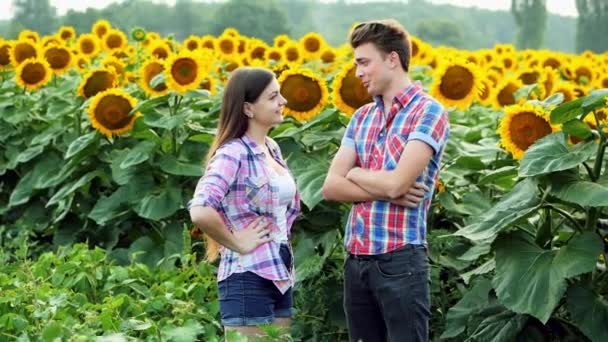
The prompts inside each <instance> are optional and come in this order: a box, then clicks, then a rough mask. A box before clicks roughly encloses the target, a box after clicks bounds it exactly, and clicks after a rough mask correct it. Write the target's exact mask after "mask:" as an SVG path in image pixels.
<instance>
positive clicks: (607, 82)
mask: <svg viewBox="0 0 608 342" xmlns="http://www.w3.org/2000/svg"><path fill="white" fill-rule="evenodd" d="M0 51H1V50H0ZM0 55H2V53H0ZM1 60H2V59H1V57H0V61H1ZM0 64H2V63H1V62H0ZM602 88H608V77H606V78H604V79H603V80H602Z"/></svg>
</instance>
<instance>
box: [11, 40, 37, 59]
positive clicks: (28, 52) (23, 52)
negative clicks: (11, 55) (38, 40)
mask: <svg viewBox="0 0 608 342" xmlns="http://www.w3.org/2000/svg"><path fill="white" fill-rule="evenodd" d="M31 57H36V49H35V48H34V47H33V46H31V45H30V44H17V45H16V46H15V60H16V62H17V63H21V62H23V61H24V60H26V59H28V58H31Z"/></svg>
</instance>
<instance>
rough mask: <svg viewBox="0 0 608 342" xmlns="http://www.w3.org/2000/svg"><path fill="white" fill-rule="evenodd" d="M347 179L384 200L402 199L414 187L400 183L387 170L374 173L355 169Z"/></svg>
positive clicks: (374, 171)
mask: <svg viewBox="0 0 608 342" xmlns="http://www.w3.org/2000/svg"><path fill="white" fill-rule="evenodd" d="M346 178H347V179H348V180H350V181H352V182H353V183H355V184H357V185H358V186H359V187H361V188H362V189H364V190H366V191H368V192H372V193H373V194H374V195H376V196H378V197H384V198H398V197H401V196H403V195H404V194H405V193H407V191H408V190H409V188H410V187H412V185H414V184H413V183H412V184H403V182H398V181H397V180H396V179H395V178H396V176H395V175H394V174H393V172H391V171H386V170H373V171H372V170H367V169H362V168H355V169H353V170H351V171H350V172H349V173H348V175H347V176H346Z"/></svg>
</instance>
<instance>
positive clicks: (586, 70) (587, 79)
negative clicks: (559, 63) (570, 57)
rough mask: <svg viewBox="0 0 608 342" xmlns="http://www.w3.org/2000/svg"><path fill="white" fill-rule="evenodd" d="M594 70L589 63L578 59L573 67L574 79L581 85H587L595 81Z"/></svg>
mask: <svg viewBox="0 0 608 342" xmlns="http://www.w3.org/2000/svg"><path fill="white" fill-rule="evenodd" d="M595 79H596V77H595V72H594V71H593V66H592V65H591V64H590V63H586V62H584V61H580V62H578V63H577V64H576V66H575V67H574V81H575V82H576V83H578V84H581V85H589V84H591V83H593V82H594V81H595Z"/></svg>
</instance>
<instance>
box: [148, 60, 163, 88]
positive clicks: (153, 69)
mask: <svg viewBox="0 0 608 342" xmlns="http://www.w3.org/2000/svg"><path fill="white" fill-rule="evenodd" d="M162 71H163V66H162V64H160V63H152V64H149V65H148V66H146V70H145V76H144V82H146V84H148V85H149V84H150V81H152V79H153V78H154V77H155V76H156V75H158V74H160V73H161V72H162ZM165 89H167V85H166V84H165V83H164V82H163V83H161V84H159V85H157V86H156V87H154V91H164V90H165Z"/></svg>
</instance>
